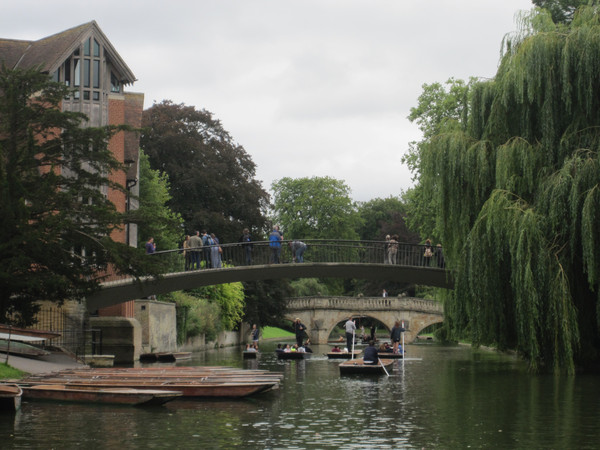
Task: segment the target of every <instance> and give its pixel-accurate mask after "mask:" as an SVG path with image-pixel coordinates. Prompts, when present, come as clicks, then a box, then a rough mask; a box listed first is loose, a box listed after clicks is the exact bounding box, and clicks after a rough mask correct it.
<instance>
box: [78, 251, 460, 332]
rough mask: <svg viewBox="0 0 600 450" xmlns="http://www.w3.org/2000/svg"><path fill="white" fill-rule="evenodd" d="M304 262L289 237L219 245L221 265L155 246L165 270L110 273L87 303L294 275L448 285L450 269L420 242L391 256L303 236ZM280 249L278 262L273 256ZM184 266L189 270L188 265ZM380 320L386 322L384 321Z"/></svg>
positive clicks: (91, 306) (202, 255) (206, 255)
mask: <svg viewBox="0 0 600 450" xmlns="http://www.w3.org/2000/svg"><path fill="white" fill-rule="evenodd" d="M304 242H305V243H306V244H307V249H306V252H305V253H304V262H303V263H296V262H294V258H293V254H292V252H291V251H290V249H289V246H288V244H289V241H282V242H281V247H279V248H272V247H270V246H269V243H268V242H253V243H250V247H249V246H248V245H249V244H225V245H221V246H220V247H221V252H220V253H219V255H220V260H221V265H222V267H220V268H208V267H210V253H211V250H212V249H211V248H202V249H198V253H197V254H196V255H197V256H199V259H200V260H201V268H200V269H197V268H196V267H189V254H188V255H184V254H183V252H182V251H181V250H179V249H177V250H170V251H164V252H157V253H155V254H153V255H149V256H148V257H152V258H159V259H160V261H161V264H162V265H163V270H162V271H161V272H162V273H163V275H160V276H156V277H145V278H137V279H136V278H130V277H129V278H127V277H124V278H122V279H113V280H111V281H105V282H103V283H101V285H100V289H99V290H98V291H96V292H95V293H93V294H91V295H89V296H88V297H87V298H86V304H87V308H88V310H89V311H90V312H95V311H97V310H98V309H99V308H104V307H107V306H111V305H115V304H119V303H123V302H125V301H129V300H133V299H138V298H146V297H149V296H152V295H157V294H164V293H168V292H173V291H178V290H185V289H192V288H195V287H199V286H210V285H216V284H223V283H233V282H240V281H241V282H245V281H259V280H267V279H282V278H287V279H296V278H326V277H331V278H358V279H373V280H387V281H394V282H404V283H411V284H420V285H428V286H434V287H441V288H447V289H452V288H453V279H452V274H451V273H450V272H449V271H448V270H446V269H445V264H444V260H443V255H441V254H440V253H438V254H435V255H434V256H433V257H432V258H424V257H423V255H424V246H422V245H415V244H401V243H400V244H398V248H397V249H396V252H395V253H394V255H392V256H393V257H392V258H390V254H389V252H388V248H387V246H386V245H387V244H386V242H382V241H347V240H305V241H304ZM275 253H278V254H277V256H278V259H279V262H278V263H275V262H274V256H275ZM186 269H187V270H186ZM382 322H383V323H387V322H384V321H382Z"/></svg>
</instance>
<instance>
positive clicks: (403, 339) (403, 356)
mask: <svg viewBox="0 0 600 450" xmlns="http://www.w3.org/2000/svg"><path fill="white" fill-rule="evenodd" d="M402 330H404V320H403V321H402ZM402 364H404V331H402Z"/></svg>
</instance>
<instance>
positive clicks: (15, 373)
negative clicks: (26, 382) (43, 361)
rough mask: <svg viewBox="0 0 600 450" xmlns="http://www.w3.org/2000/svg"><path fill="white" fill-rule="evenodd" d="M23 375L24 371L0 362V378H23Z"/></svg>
mask: <svg viewBox="0 0 600 450" xmlns="http://www.w3.org/2000/svg"><path fill="white" fill-rule="evenodd" d="M25 375H26V373H25V372H21V371H20V370H18V369H15V368H14V367H11V366H8V365H6V363H0V380H4V379H6V378H23V377H24V376H25Z"/></svg>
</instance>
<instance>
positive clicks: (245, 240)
mask: <svg viewBox="0 0 600 450" xmlns="http://www.w3.org/2000/svg"><path fill="white" fill-rule="evenodd" d="M240 242H241V243H242V248H243V249H244V254H245V256H246V265H247V266H250V265H252V235H251V234H250V230H249V229H248V228H244V231H243V232H242V236H241V237H240Z"/></svg>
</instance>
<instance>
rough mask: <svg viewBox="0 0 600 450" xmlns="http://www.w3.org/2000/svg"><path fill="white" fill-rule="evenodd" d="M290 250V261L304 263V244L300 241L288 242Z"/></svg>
mask: <svg viewBox="0 0 600 450" xmlns="http://www.w3.org/2000/svg"><path fill="white" fill-rule="evenodd" d="M289 245H290V248H291V249H292V259H293V261H294V262H299V263H303V262H304V251H305V250H306V244H305V243H304V242H302V241H292V242H290V244H289Z"/></svg>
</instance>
